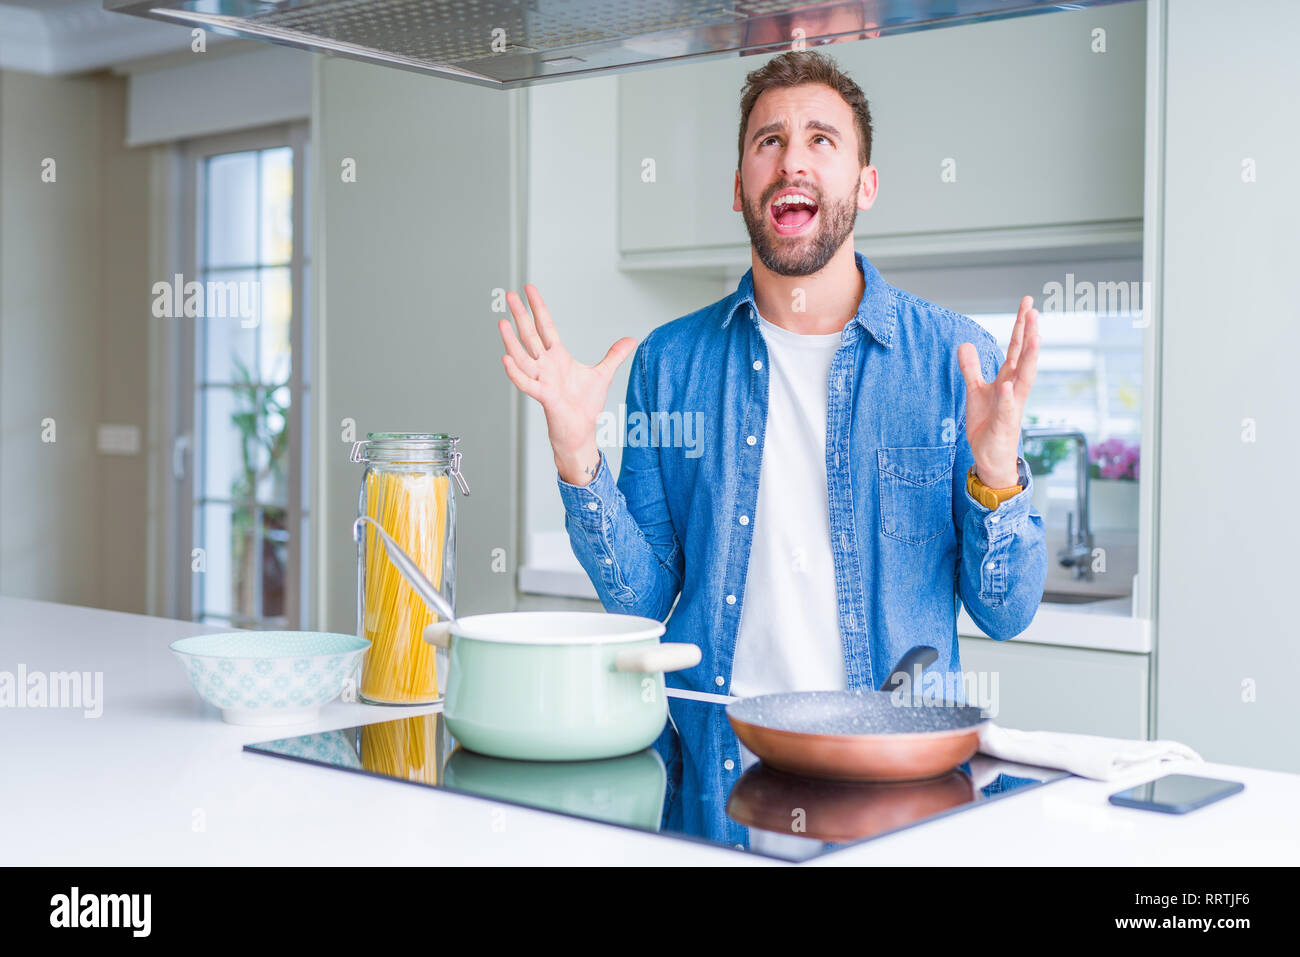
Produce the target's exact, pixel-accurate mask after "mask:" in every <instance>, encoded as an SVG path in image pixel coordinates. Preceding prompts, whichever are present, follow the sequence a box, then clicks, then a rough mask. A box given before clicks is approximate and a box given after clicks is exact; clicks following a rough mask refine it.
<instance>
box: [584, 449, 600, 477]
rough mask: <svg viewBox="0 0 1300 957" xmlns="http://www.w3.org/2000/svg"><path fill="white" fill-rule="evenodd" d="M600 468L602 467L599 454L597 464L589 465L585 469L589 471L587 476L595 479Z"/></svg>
mask: <svg viewBox="0 0 1300 957" xmlns="http://www.w3.org/2000/svg"><path fill="white" fill-rule="evenodd" d="M598 468H600V456H599V455H598V456H596V464H595V465H588V466H587V468H586V469H585V470H584V471H585V472H586V473H587V478H589V479H594V478H595V477H596V470H597V469H598Z"/></svg>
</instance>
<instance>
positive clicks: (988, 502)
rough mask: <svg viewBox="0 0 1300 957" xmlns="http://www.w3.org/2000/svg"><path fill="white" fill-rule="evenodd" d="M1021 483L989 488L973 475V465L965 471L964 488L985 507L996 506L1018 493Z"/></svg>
mask: <svg viewBox="0 0 1300 957" xmlns="http://www.w3.org/2000/svg"><path fill="white" fill-rule="evenodd" d="M1024 489H1025V487H1024V486H1023V485H1011V486H1009V487H1007V488H989V487H988V486H987V485H985V484H984V483H983V482H981V481H980V480H979V479H978V478H976V476H975V466H973V465H972V466H971V467H970V471H968V472H967V473H966V490H967V491H968V492H970V497H971V498H973V499H975V501H977V502H979V503H980V504H981V505H983V506H984V507H985V508H989V509H993V508H997V507H998V506H999V505H1001V504H1002V503H1003V502H1005V501H1006V500H1007V499H1009V498H1012V497H1013V496H1016V495H1019V494H1020V493H1021V492H1023V491H1024Z"/></svg>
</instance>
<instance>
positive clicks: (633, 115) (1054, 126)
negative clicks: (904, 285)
mask: <svg viewBox="0 0 1300 957" xmlns="http://www.w3.org/2000/svg"><path fill="white" fill-rule="evenodd" d="M1145 12H1146V4H1145V3H1126V4H1119V5H1116V6H1108V7H1099V8H1095V9H1088V10H1078V11H1069V12H1056V13H1049V14H1040V15H1035V16H1027V17H1019V18H1015V19H1011V20H1001V21H995V22H990V23H980V24H972V25H969V26H962V27H953V28H945V29H938V30H931V31H925V32H920V33H911V34H905V35H902V36H893V37H884V38H879V39H873V40H864V41H859V42H856V43H841V44H833V45H830V46H826V47H822V48H820V49H821V50H822V51H823V52H826V53H829V54H830V55H831V56H832V57H833V58H834V59H835V60H836V61H837V62H838V63H839V64H840V66H841V67H843V68H844V69H845V70H846V71H847V72H848V73H849V74H850V75H851V76H852V77H853V78H854V79H855V80H856V81H857V82H858V84H859V85H860V86H861V87H862V89H863V91H864V92H865V93H866V95H867V99H868V101H869V102H870V104H871V109H872V115H873V125H874V127H875V132H874V136H873V140H874V143H873V149H872V156H871V161H872V163H873V165H875V166H876V167H877V168H878V170H879V176H880V192H879V195H878V197H877V200H876V203H875V205H874V206H873V208H872V209H871V210H869V211H868V212H866V213H862V214H860V215H859V216H858V225H857V235H859V236H881V235H899V234H916V233H949V232H955V231H961V230H988V229H1002V228H1017V227H1030V226H1043V225H1058V224H1079V223H1098V222H1112V221H1116V220H1137V219H1140V218H1141V216H1142V154H1143V111H1144V107H1143V102H1144V89H1145V75H1144V70H1145V45H1146V28H1145ZM1098 31H1104V33H1103V32H1098ZM1102 43H1104V45H1105V47H1104V48H1105V52H1094V48H1097V47H1099V45H1100V44H1102ZM766 59H767V58H765V57H743V58H738V59H726V60H719V61H710V62H705V63H698V64H690V65H686V66H679V67H667V68H663V69H656V70H648V71H642V72H638V73H632V74H627V75H624V76H622V77H620V78H619V83H620V96H619V146H620V152H619V163H620V170H619V198H620V223H619V233H620V241H621V246H622V249H623V251H624V252H648V251H656V252H662V251H668V250H673V249H696V248H707V247H710V246H713V247H716V246H728V245H735V244H740V245H744V244H746V243H747V241H748V239H747V235H746V233H745V229H744V223H743V221H742V220H741V217H740V214H739V213H736V212H733V211H732V209H731V198H732V183H733V179H734V176H735V169H736V142H737V137H738V124H739V113H740V107H739V102H740V91H741V88H742V86H743V84H744V78H745V74H746V73H748V72H749V71H751V70H755V69H758V68H759V67H760V66H761V65H762V64H763V63H764V62H765V60H766ZM646 160H653V161H654V180H653V182H647V181H646V179H647V176H646V175H645V173H644V171H645V169H646V163H645V161H646ZM945 169H948V170H951V171H953V172H955V179H952V178H951V177H949V179H950V180H951V181H945V178H944V176H943V173H944V171H945Z"/></svg>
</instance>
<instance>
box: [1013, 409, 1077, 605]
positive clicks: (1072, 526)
mask: <svg viewBox="0 0 1300 957" xmlns="http://www.w3.org/2000/svg"><path fill="white" fill-rule="evenodd" d="M1020 434H1021V437H1022V438H1023V439H1026V440H1028V439H1073V440H1074V441H1075V445H1076V448H1077V450H1078V451H1077V454H1076V455H1075V468H1074V471H1075V486H1074V511H1072V512H1070V513H1069V516H1068V518H1067V519H1066V538H1065V547H1064V548H1062V549H1061V550H1060V551H1059V552H1057V554H1056V559H1057V561H1059V562H1060V563H1061V564H1062V565H1064V566H1066V567H1067V568H1070V567H1073V569H1074V577H1075V578H1080V579H1084V580H1086V581H1092V526H1091V525H1090V524H1089V521H1088V437H1087V436H1086V435H1084V434H1083V433H1082V432H1080V431H1079V430H1078V429H1054V428H1051V427H1046V426H1044V427H1038V426H1030V427H1028V428H1025V429H1023V430H1021V433H1020ZM1076 517H1077V527H1076Z"/></svg>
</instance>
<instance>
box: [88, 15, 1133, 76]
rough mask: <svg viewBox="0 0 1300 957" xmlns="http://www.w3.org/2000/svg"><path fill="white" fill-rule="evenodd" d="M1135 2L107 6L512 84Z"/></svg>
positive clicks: (220, 30)
mask: <svg viewBox="0 0 1300 957" xmlns="http://www.w3.org/2000/svg"><path fill="white" fill-rule="evenodd" d="M1117 2H1125V0H1084V2H1076V3H1059V2H1055V3H1054V2H1046V0H858V2H852V3H845V2H838V3H807V2H799V0H722V2H719V0H712V2H710V0H526V2H519V0H278V2H276V0H104V9H106V10H111V11H119V12H122V13H131V14H136V15H138V16H145V17H152V18H155V19H159V20H166V21H169V22H172V23H183V24H186V25H189V26H197V27H203V28H204V29H207V30H211V31H214V32H217V33H223V34H229V35H232V36H240V37H250V38H253V39H257V40H268V41H270V42H272V43H280V44H284V45H287V46H292V47H299V48H301V49H304V50H313V51H316V52H319V53H328V54H336V55H339V56H346V57H351V58H354V59H358V60H367V61H370V62H373V63H381V64H385V65H387V66H395V67H401V68H403V69H409V70H418V71H422V72H426V73H432V74H436V75H438V76H443V77H448V78H451V79H455V80H463V81H465V82H468V83H476V84H480V85H484V86H495V87H501V88H511V87H517V86H526V85H531V84H534V83H542V82H546V81H550V80H562V79H569V78H573V77H579V76H586V75H590V74H594V73H601V72H606V71H611V70H628V69H636V68H639V67H645V66H654V65H656V64H662V63H667V62H674V61H683V60H688V59H693V58H702V57H717V56H722V55H728V54H729V55H732V56H736V55H740V56H745V55H751V54H765V53H778V52H781V51H783V50H788V49H791V47H792V45H798V42H799V41H803V42H804V43H806V44H807V45H808V46H817V45H821V44H824V43H841V42H846V41H853V40H860V39H865V38H868V37H876V36H883V35H887V34H894V33H905V32H908V31H912V30H924V29H929V28H932V27H942V26H952V25H956V24H961V23H971V22H977V21H981V20H992V19H999V18H1002V17H1011V16H1020V15H1023V14H1029V13H1040V12H1046V11H1049V10H1057V9H1078V8H1080V7H1090V6H1101V5H1105V4H1107V3H1117Z"/></svg>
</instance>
